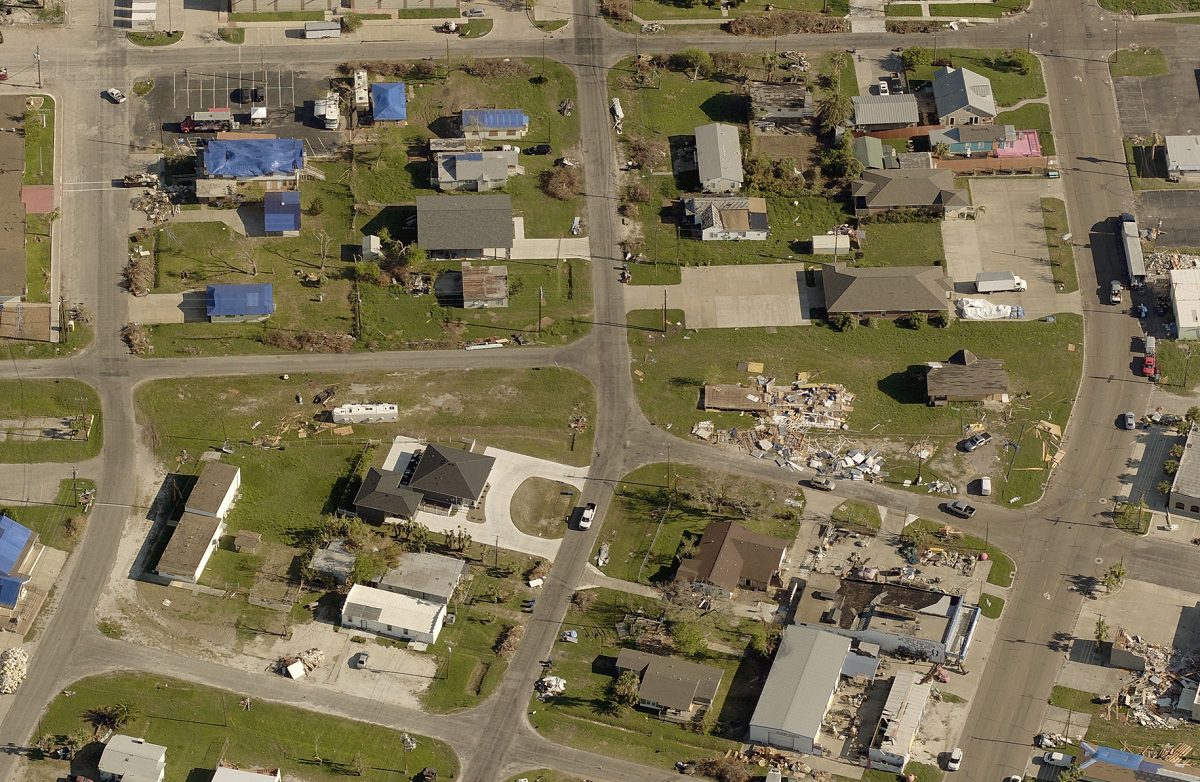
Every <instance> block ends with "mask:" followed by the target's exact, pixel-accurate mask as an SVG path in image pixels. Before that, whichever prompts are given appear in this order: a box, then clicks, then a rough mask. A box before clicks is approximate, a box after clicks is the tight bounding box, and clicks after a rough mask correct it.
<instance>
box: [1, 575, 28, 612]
mask: <svg viewBox="0 0 1200 782" xmlns="http://www.w3.org/2000/svg"><path fill="white" fill-rule="evenodd" d="M28 580H29V577H28V576H0V607H3V608H16V607H17V601H18V600H20V599H21V588H22V587H23V586H25V582H26V581H28Z"/></svg>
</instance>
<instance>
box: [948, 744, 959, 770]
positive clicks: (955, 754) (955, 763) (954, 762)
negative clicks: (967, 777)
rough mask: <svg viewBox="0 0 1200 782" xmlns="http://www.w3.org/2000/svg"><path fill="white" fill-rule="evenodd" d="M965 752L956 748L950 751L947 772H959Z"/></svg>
mask: <svg viewBox="0 0 1200 782" xmlns="http://www.w3.org/2000/svg"><path fill="white" fill-rule="evenodd" d="M962 759H963V751H962V749H961V748H959V747H955V748H954V749H952V750H951V751H950V759H949V760H947V761H946V770H947V771H958V769H959V766H961V765H962Z"/></svg>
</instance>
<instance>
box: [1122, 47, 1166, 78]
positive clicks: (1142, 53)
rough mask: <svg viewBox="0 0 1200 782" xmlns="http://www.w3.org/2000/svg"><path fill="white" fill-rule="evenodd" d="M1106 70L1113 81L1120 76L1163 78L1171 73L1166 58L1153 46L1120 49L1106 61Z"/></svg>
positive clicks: (1160, 50)
mask: <svg viewBox="0 0 1200 782" xmlns="http://www.w3.org/2000/svg"><path fill="white" fill-rule="evenodd" d="M1108 68H1109V70H1110V71H1112V75H1113V78H1114V79H1115V78H1118V77H1120V76H1138V77H1145V76H1165V75H1166V74H1168V73H1170V72H1171V68H1170V67H1169V66H1168V65H1167V56H1166V55H1165V54H1163V53H1162V49H1159V48H1157V47H1154V46H1148V47H1146V48H1144V49H1134V48H1129V49H1122V50H1121V51H1119V52H1116V53H1115V54H1113V56H1112V57H1110V58H1109V59H1108Z"/></svg>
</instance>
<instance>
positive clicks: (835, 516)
mask: <svg viewBox="0 0 1200 782" xmlns="http://www.w3.org/2000/svg"><path fill="white" fill-rule="evenodd" d="M830 518H831V519H832V520H833V521H836V522H840V523H842V524H848V525H850V526H852V527H860V528H863V529H868V530H872V531H874V532H878V531H879V528H880V527H882V526H883V519H882V518H881V517H880V516H879V508H877V507H876V506H874V505H872V504H871V503H869V502H859V501H858V500H844V501H843V502H842V504H841V505H839V506H837V507H836V508H834V509H833V513H832V514H830Z"/></svg>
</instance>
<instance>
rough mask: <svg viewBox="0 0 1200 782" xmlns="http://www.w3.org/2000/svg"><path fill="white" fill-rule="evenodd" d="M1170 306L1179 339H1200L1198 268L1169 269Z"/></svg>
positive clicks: (1199, 276)
mask: <svg viewBox="0 0 1200 782" xmlns="http://www.w3.org/2000/svg"><path fill="white" fill-rule="evenodd" d="M1170 274H1171V307H1172V309H1174V311H1175V324H1176V325H1177V326H1178V327H1179V334H1178V337H1179V339H1200V269H1171V272H1170Z"/></svg>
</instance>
